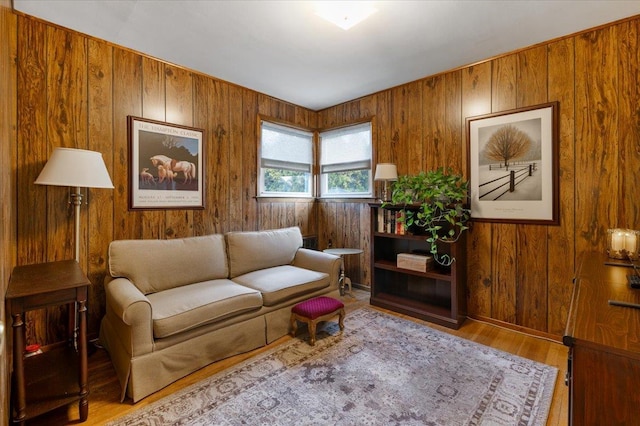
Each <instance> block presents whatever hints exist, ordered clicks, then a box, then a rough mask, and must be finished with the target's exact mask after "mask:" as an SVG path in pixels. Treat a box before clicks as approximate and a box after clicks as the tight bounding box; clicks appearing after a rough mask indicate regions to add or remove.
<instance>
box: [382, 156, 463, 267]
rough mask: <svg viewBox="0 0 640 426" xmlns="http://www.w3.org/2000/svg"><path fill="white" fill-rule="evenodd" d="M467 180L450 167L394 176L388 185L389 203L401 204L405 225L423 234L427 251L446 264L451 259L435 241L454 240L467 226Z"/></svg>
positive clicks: (439, 261) (440, 262) (447, 264)
mask: <svg viewBox="0 0 640 426" xmlns="http://www.w3.org/2000/svg"><path fill="white" fill-rule="evenodd" d="M468 193H469V183H468V182H467V181H466V180H465V179H464V178H463V177H462V176H461V175H459V174H456V173H454V172H453V170H452V169H451V168H448V169H447V170H445V169H444V168H442V167H440V168H438V169H437V170H432V171H428V172H424V171H423V172H420V173H419V174H417V175H402V176H398V180H397V181H396V182H394V184H393V187H392V195H391V203H392V204H393V205H396V206H403V209H402V210H403V213H404V214H403V215H402V216H403V218H404V222H405V226H406V227H407V228H409V227H413V228H414V229H415V228H418V229H421V230H423V231H424V232H425V233H426V234H427V242H428V243H429V244H430V253H431V254H432V255H433V258H434V260H435V261H436V262H438V263H439V264H441V265H444V266H450V265H451V263H453V261H454V260H455V259H453V258H451V256H449V255H448V254H444V253H442V254H441V253H438V245H437V242H438V241H443V242H450V243H451V242H455V241H457V240H458V238H460V235H461V234H462V233H463V232H464V231H466V230H467V229H469V227H468V226H467V223H468V221H469V219H470V217H471V210H470V209H469V208H468V204H467V196H468Z"/></svg>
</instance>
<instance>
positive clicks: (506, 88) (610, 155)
mask: <svg viewBox="0 0 640 426" xmlns="http://www.w3.org/2000/svg"><path fill="white" fill-rule="evenodd" d="M639 22H640V21H639V19H638V18H634V19H629V20H627V21H625V22H622V23H617V24H615V25H609V26H604V27H602V28H598V29H595V30H593V31H588V32H585V33H582V34H577V35H574V36H569V37H566V38H563V39H559V40H554V41H551V42H549V43H544V44H541V45H538V46H535V47H532V48H529V49H523V50H522V51H519V52H515V53H512V54H507V55H503V56H501V57H498V58H494V59H491V60H487V61H485V62H482V63H478V64H475V65H473V66H468V67H464V68H461V69H459V70H456V71H452V72H448V73H443V74H441V75H436V76H432V77H427V78H425V79H423V80H420V81H419V82H412V83H408V84H405V85H401V86H398V87H394V88H392V89H389V90H385V91H382V92H379V93H377V94H375V95H372V96H370V97H365V98H363V99H367V100H370V99H372V97H375V99H376V103H377V108H376V120H377V125H376V127H377V128H376V134H377V135H378V141H377V143H376V145H375V147H374V149H375V151H376V158H377V161H378V162H381V161H391V162H394V163H396V164H397V165H398V170H399V172H400V173H401V174H404V173H417V172H418V171H419V170H421V169H423V168H424V167H428V168H434V167H437V166H438V165H439V164H440V163H441V162H442V161H444V162H445V163H451V164H455V165H456V167H457V169H459V170H461V171H462V172H463V173H465V174H466V173H467V168H468V164H467V162H468V158H467V155H468V154H467V141H466V128H465V118H466V117H472V116H477V115H481V114H486V113H489V112H500V111H505V110H509V109H514V108H518V107H523V106H530V105H537V104H541V103H545V102H549V101H558V102H559V105H560V108H559V113H560V114H559V133H560V136H559V139H560V140H559V144H560V145H559V147H560V152H559V158H558V160H559V173H558V175H559V191H560V195H559V198H560V201H559V203H560V205H559V209H560V224H559V225H558V226H540V225H513V224H500V223H474V224H473V229H472V230H471V231H470V233H469V238H468V247H467V248H468V266H467V269H468V270H467V275H468V283H467V288H468V294H467V296H468V311H469V313H470V314H471V315H472V316H474V317H480V318H484V319H489V320H492V321H495V322H499V323H504V324H507V325H508V324H511V325H512V326H513V327H515V328H520V327H521V328H525V329H530V330H535V331H539V332H541V333H546V334H549V335H551V336H560V335H561V334H562V333H563V331H564V325H565V321H566V316H567V311H568V308H569V306H568V305H569V299H570V294H571V289H572V285H571V280H572V277H573V269H574V265H575V262H576V259H577V257H578V256H580V254H581V253H583V252H584V251H587V250H604V246H605V239H604V236H605V233H606V230H607V229H608V228H610V227H614V226H621V227H629V228H632V229H638V228H640V223H639V222H640V206H639V205H638V203H635V202H633V201H632V202H629V200H635V198H636V197H635V194H636V193H637V192H638V186H640V183H638V182H640V178H639V175H640V169H639V168H638V163H639V160H640V142H639V141H640V130H638V129H640V112H639V111H640V110H639V109H638V107H637V104H638V102H639V101H640V82H639V81H638V75H640V74H639V71H640V70H639V67H640V64H639V61H640V59H639V58H640V56H639V54H638V44H639V35H638V33H639V30H640V28H639V26H640V23H639ZM416 87H420V88H421V89H419V90H416ZM418 105H419V106H418ZM420 108H421V109H422V112H421V114H418V115H421V117H422V121H421V123H418V122H416V119H415V117H416V114H415V111H416V110H418V109H420ZM353 109H354V102H353V101H351V102H348V103H345V104H342V105H337V106H335V107H332V108H328V109H326V110H323V111H320V113H319V114H318V117H319V120H320V125H321V126H324V125H327V126H328V125H332V124H335V123H340V122H343V121H344V120H346V119H347V118H349V117H351V116H352V114H353V112H352V111H353ZM416 133H419V134H418V135H417V137H414V136H412V135H415V134H416ZM386 138H389V141H390V142H387V141H386V140H385V139H386ZM441 139H444V142H441ZM449 147H452V149H451V150H449V149H448V148H449ZM416 153H421V154H416ZM351 208H353V209H354V210H355V209H357V207H356V206H355V205H352V206H351ZM338 211H339V210H338ZM322 214H323V213H321V215H322ZM332 214H333V212H332ZM345 214H348V213H347V212H345ZM329 217H330V216H328V218H326V219H323V220H320V221H319V228H320V234H322V235H332V236H335V235H340V234H341V232H342V231H341V227H342V226H346V225H344V224H343V223H342V222H340V221H339V220H336V221H335V222H332V221H331V220H330V218H329ZM325 227H329V228H328V229H326V228H325ZM361 240H362V241H365V239H363V237H362V235H361ZM366 262H368V259H364V260H363V261H362V263H361V268H365V267H366V265H365V263H366ZM351 267H353V266H351ZM353 273H354V274H355V273H356V272H355V271H354V272H353ZM362 277H363V280H365V282H366V278H367V276H366V275H365V274H363V275H362Z"/></svg>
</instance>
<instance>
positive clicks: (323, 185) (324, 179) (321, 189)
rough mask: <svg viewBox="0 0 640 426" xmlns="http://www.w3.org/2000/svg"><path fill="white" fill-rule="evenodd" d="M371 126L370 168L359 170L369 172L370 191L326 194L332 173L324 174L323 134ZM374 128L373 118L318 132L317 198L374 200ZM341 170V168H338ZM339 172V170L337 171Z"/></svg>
mask: <svg viewBox="0 0 640 426" xmlns="http://www.w3.org/2000/svg"><path fill="white" fill-rule="evenodd" d="M367 124H368V126H369V133H370V144H371V151H370V157H369V160H368V162H369V165H368V167H361V168H359V169H360V170H368V181H369V190H368V192H361V193H344V194H342V193H327V194H325V191H326V190H327V185H328V173H331V172H327V173H324V172H323V166H324V165H323V164H322V149H323V146H322V136H321V135H322V134H323V133H329V132H334V131H340V130H344V129H348V128H350V127H359V126H363V125H367ZM374 128H375V124H374V119H373V117H371V118H367V119H363V120H359V121H355V122H351V123H348V124H345V125H342V126H336V127H328V128H324V129H320V130H318V131H317V134H316V139H317V150H318V156H317V169H316V170H317V175H316V179H317V181H318V188H317V194H318V196H317V198H320V199H331V198H341V199H342V198H357V199H367V198H373V197H374V193H375V183H374V181H373V161H374V158H375V152H374V145H375V140H374ZM363 161H367V160H363ZM338 168H339V166H338ZM355 170H358V169H347V170H344V171H355ZM336 171H339V170H336Z"/></svg>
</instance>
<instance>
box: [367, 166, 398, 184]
mask: <svg viewBox="0 0 640 426" xmlns="http://www.w3.org/2000/svg"><path fill="white" fill-rule="evenodd" d="M373 180H398V169H397V168H396V165H395V164H391V163H380V164H378V165H376V175H375V176H374V177H373Z"/></svg>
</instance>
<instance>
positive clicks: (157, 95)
mask: <svg viewBox="0 0 640 426" xmlns="http://www.w3.org/2000/svg"><path fill="white" fill-rule="evenodd" d="M16 22H17V23H16V25H15V26H14V29H15V32H16V34H17V38H14V44H15V46H17V51H16V53H15V56H17V60H16V62H15V63H17V64H18V66H17V74H16V81H15V84H14V85H13V87H15V88H16V90H17V91H18V92H19V93H20V96H19V98H18V103H17V105H16V106H15V107H14V108H12V110H13V111H15V112H16V120H18V124H19V125H18V126H17V128H18V132H17V143H15V144H14V145H13V146H14V147H15V148H16V149H17V152H16V155H15V156H14V158H15V160H14V161H12V169H13V170H15V171H16V172H15V176H14V178H15V181H16V184H17V187H18V188H22V189H21V190H20V191H18V195H17V196H16V203H17V211H18V217H19V218H20V219H19V222H18V223H17V225H16V227H15V229H16V238H17V240H18V241H17V247H16V263H17V264H26V263H35V262H43V261H51V260H62V259H68V258H73V211H72V210H70V209H69V207H68V206H67V189H66V188H58V187H41V186H36V185H34V184H33V181H34V180H35V178H36V177H37V175H38V174H39V172H40V170H41V169H42V167H43V165H44V164H45V162H46V161H47V159H48V158H49V155H50V154H51V151H52V150H53V149H54V148H55V147H58V146H65V147H75V148H88V149H92V150H96V151H99V152H101V153H102V154H103V158H104V159H105V163H106V164H107V168H108V170H109V172H110V174H111V178H112V181H113V183H114V186H115V188H114V190H113V191H111V190H104V189H100V190H98V189H96V190H90V192H89V195H90V196H89V206H88V207H87V206H83V207H82V209H81V256H80V257H81V266H82V267H83V269H84V270H85V271H86V272H87V274H88V276H89V278H90V279H91V282H92V284H93V287H92V289H91V294H90V301H89V306H90V309H89V322H88V326H89V333H90V335H92V336H96V335H97V333H98V329H99V324H100V320H101V318H102V316H103V315H104V305H105V300H104V288H103V279H104V276H105V275H106V272H107V250H108V245H109V243H110V242H111V241H112V240H114V239H139V238H160V239H164V238H180V237H185V236H191V235H203V234H209V233H224V232H227V231H231V230H255V229H260V228H262V227H274V228H275V227H283V226H294V225H298V226H300V227H301V228H302V230H303V233H305V234H308V233H315V232H317V226H316V224H317V222H316V216H315V215H316V213H317V209H316V208H315V207H314V206H313V204H310V203H309V202H307V201H305V202H297V201H291V202H269V203H258V201H257V200H256V197H255V195H256V187H255V185H256V174H257V160H256V142H257V140H256V136H257V132H256V126H257V117H258V114H259V113H260V114H265V115H268V116H272V117H276V118H278V119H280V120H283V121H285V122H290V123H291V124H295V125H299V126H317V123H318V120H317V113H316V112H314V111H309V110H307V109H305V108H301V107H298V106H295V105H291V104H288V103H286V102H282V101H280V100H277V99H274V98H271V97H269V96H266V95H262V94H257V93H255V92H252V91H250V90H248V89H244V88H241V87H238V86H234V85H231V84H229V83H226V82H223V81H220V80H217V79H215V78H213V77H209V76H204V75H201V74H197V73H194V72H192V71H190V70H186V69H184V68H181V67H179V66H176V65H171V64H167V63H164V62H162V61H158V60H156V59H152V58H149V57H147V56H144V55H141V54H138V53H135V52H132V51H130V50H128V49H122V48H119V47H117V46H113V45H110V44H108V43H105V42H103V41H100V40H96V39H93V38H89V37H85V36H83V35H80V34H78V33H75V32H72V31H67V30H65V29H62V28H60V27H55V26H49V25H47V24H46V23H43V22H41V21H38V20H35V19H31V18H29V17H27V16H20V17H18V19H17V21H16ZM358 109H359V108H355V107H354V109H352V110H353V111H354V112H352V113H355V111H356V110H358ZM127 116H136V117H143V118H149V119H154V120H159V121H167V122H169V123H175V124H179V125H186V126H192V127H197V128H201V129H203V130H204V134H205V144H204V145H205V157H206V158H205V160H206V163H205V170H204V172H205V176H206V182H205V186H204V188H203V190H204V193H205V209H204V210H166V211H165V210H134V211H130V210H129V176H128V173H129V170H130V167H129V152H128V151H129V143H128V131H127V130H128V129H127ZM20 213H22V214H20ZM65 313H66V310H65V309H64V308H63V309H52V310H49V311H47V312H38V311H36V312H35V313H33V314H32V316H31V318H30V319H29V321H28V324H27V335H28V341H29V342H30V343H41V344H49V343H54V342H56V341H60V340H63V339H65V331H66V324H64V321H62V318H63V314H65Z"/></svg>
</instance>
